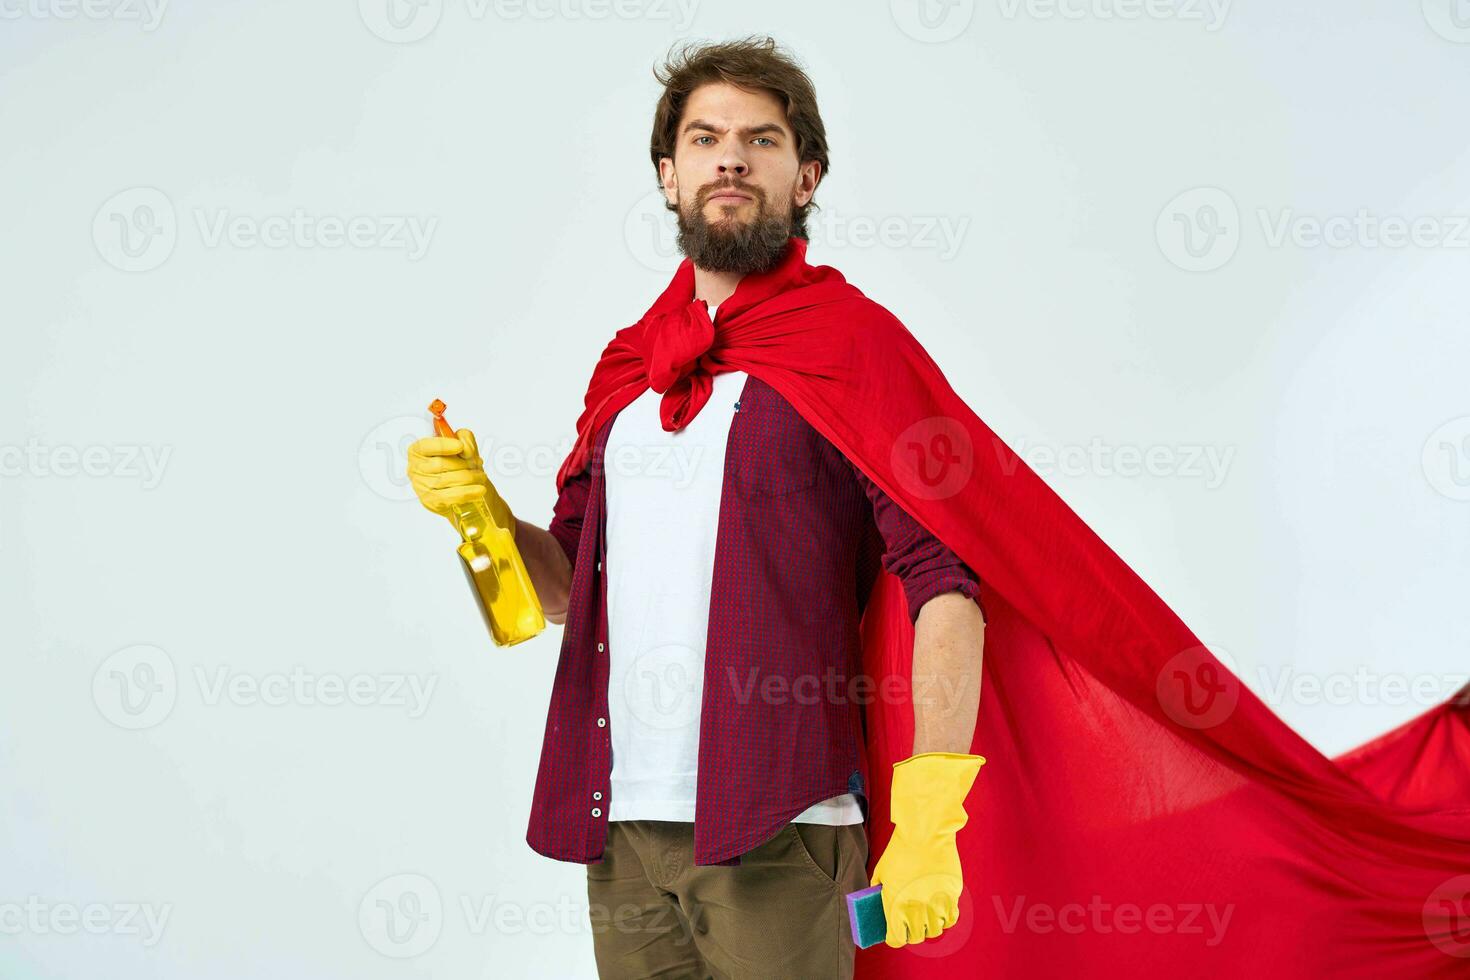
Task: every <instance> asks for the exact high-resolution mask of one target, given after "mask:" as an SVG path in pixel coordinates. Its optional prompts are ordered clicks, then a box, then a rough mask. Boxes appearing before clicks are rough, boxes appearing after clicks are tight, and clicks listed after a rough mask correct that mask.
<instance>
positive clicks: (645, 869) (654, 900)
mask: <svg viewBox="0 0 1470 980" xmlns="http://www.w3.org/2000/svg"><path fill="white" fill-rule="evenodd" d="M867 861H868V837H867V833H866V831H865V830H864V829H863V825H862V824H850V825H847V826H842V827H829V826H826V825H824V824H813V823H788V824H787V825H786V826H784V827H782V828H781V829H780V830H779V831H778V832H777V833H776V835H775V836H774V837H772V838H771V839H770V840H768V841H766V842H765V843H764V844H761V845H760V846H759V847H756V848H755V849H754V850H750V851H747V852H745V853H744V854H742V855H741V857H740V862H741V863H740V865H739V866H738V867H720V866H717V865H703V866H696V865H695V864H694V824H692V823H686V822H674V821H667V820H620V821H616V822H614V823H610V824H608V836H607V845H606V849H605V852H604V854H603V857H602V861H601V862H600V863H596V864H589V865H587V898H588V902H589V910H590V918H591V924H592V945H593V952H594V953H595V955H596V957H597V973H598V976H599V977H602V978H603V980H645V978H653V977H657V978H661V980H664V978H666V980H829V978H830V980H849V978H851V977H852V970H853V956H854V954H855V953H856V950H857V947H856V946H854V945H853V941H852V931H851V928H850V927H849V925H848V919H847V898H846V896H847V893H848V892H854V891H857V890H858V889H860V888H865V887H867V884H868V873H867Z"/></svg>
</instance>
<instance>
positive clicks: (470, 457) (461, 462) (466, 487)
mask: <svg viewBox="0 0 1470 980" xmlns="http://www.w3.org/2000/svg"><path fill="white" fill-rule="evenodd" d="M454 434H455V436H456V438H454V439H451V438H449V437H448V436H428V437H426V438H424V439H420V440H418V441H417V442H415V443H413V444H412V445H410V446H409V447H408V482H409V483H410V484H412V485H413V492H414V493H415V494H417V495H418V498H419V503H421V504H423V505H424V506H425V507H427V508H428V509H429V510H431V511H433V512H434V513H436V514H438V515H439V516H441V517H444V518H447V519H448V520H449V522H450V523H451V524H453V523H454V521H455V517H454V506H455V505H456V504H464V503H470V502H473V501H476V500H483V501H485V503H486V504H487V505H489V507H490V516H491V517H493V518H494V519H495V523H496V524H499V525H500V526H501V527H503V528H505V529H506V530H507V531H509V532H510V533H511V534H512V535H514V534H515V533H516V519H515V515H514V514H512V513H511V510H510V505H509V504H507V503H506V502H505V500H504V499H503V498H502V497H501V496H500V494H499V493H498V492H497V491H496V489H495V485H494V484H493V483H491V482H490V478H489V477H488V476H486V475H485V462H484V460H482V459H480V447H479V445H478V444H477V443H476V442H475V434H474V433H473V432H471V431H470V430H469V429H459V430H457V431H456V432H455V433H454Z"/></svg>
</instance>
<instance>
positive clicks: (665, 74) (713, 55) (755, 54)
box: [649, 37, 829, 238]
mask: <svg viewBox="0 0 1470 980" xmlns="http://www.w3.org/2000/svg"><path fill="white" fill-rule="evenodd" d="M653 77H654V78H656V79H658V82H659V84H660V85H662V86H663V87H664V93H663V95H662V96H661V97H660V98H659V100H658V107H657V108H655V109H654V112H653V138H652V139H651V140H650V141H649V154H650V155H651V156H652V157H653V170H654V173H655V174H657V173H658V162H659V159H660V158H662V157H670V158H672V157H673V155H674V144H675V141H676V140H677V139H678V129H679V120H680V118H681V117H682V116H683V114H684V105H685V103H687V102H688V101H689V94H690V93H691V92H693V91H694V90H695V89H696V88H698V87H699V86H701V85H705V84H708V83H710V82H728V83H729V84H731V85H734V86H736V87H738V88H743V89H753V90H761V89H764V90H766V91H768V92H770V93H771V94H772V95H774V96H775V97H776V98H777V99H779V100H780V101H781V102H782V103H784V104H785V106H786V121H787V122H788V123H789V124H790V126H791V129H792V131H793V132H794V133H795V134H796V158H797V160H799V161H800V162H802V163H805V162H806V161H808V160H816V161H817V162H818V163H820V164H821V165H822V169H821V171H820V172H819V173H818V175H817V182H818V183H819V184H820V183H821V180H822V178H823V177H826V176H827V172H828V170H829V165H828V162H827V131H826V130H825V129H824V128H823V126H822V116H821V113H819V112H818V111H817V92H816V89H815V88H814V87H813V86H812V80H811V79H810V78H808V77H807V74H806V72H804V71H802V69H801V67H800V66H799V65H798V64H797V63H796V62H795V61H794V60H793V59H792V58H791V57H790V56H789V55H787V54H785V53H784V52H782V51H781V50H780V48H779V46H778V45H777V44H776V42H775V40H773V39H772V38H769V37H748V38H745V39H743V40H739V41H724V42H720V43H712V42H709V43H700V42H690V43H688V44H685V45H684V46H683V47H682V48H681V49H679V50H678V52H677V53H674V52H671V53H670V56H669V59H668V60H667V61H666V62H665V63H664V64H663V66H662V68H654V70H653ZM659 186H663V183H662V180H660V183H659ZM665 206H666V207H667V208H668V209H669V210H670V211H672V210H675V209H674V206H673V205H671V204H666V205H665ZM813 207H816V199H815V196H814V197H813V199H812V200H810V201H808V202H807V203H806V204H804V205H802V206H801V207H799V208H793V211H792V216H791V217H792V234H794V235H796V236H797V237H799V238H806V237H807V231H806V215H807V211H809V210H810V209H812V208H813Z"/></svg>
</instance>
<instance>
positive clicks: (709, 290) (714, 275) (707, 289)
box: [694, 265, 745, 306]
mask: <svg viewBox="0 0 1470 980" xmlns="http://www.w3.org/2000/svg"><path fill="white" fill-rule="evenodd" d="M744 278H745V276H744V275H743V274H742V273H739V272H710V271H709V270H707V269H701V268H700V267H699V266H697V265H696V266H695V267H694V298H695V299H702V300H704V301H705V303H706V305H708V306H719V305H720V304H721V303H723V302H724V301H725V300H727V299H729V298H730V297H731V296H732V295H733V294H734V292H735V287H736V286H738V285H740V280H741V279H744Z"/></svg>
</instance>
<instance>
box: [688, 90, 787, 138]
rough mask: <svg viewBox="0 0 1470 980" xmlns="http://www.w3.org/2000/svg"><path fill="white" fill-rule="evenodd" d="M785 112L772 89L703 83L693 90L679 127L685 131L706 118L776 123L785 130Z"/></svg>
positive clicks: (723, 122)
mask: <svg viewBox="0 0 1470 980" xmlns="http://www.w3.org/2000/svg"><path fill="white" fill-rule="evenodd" d="M785 116H786V114H785V113H784V112H783V111H782V109H781V104H780V102H778V101H777V100H776V97H775V96H773V95H771V94H770V93H768V92H752V91H748V90H746V89H739V88H736V87H735V86H733V85H725V84H718V83H716V84H709V85H701V86H700V87H699V88H697V89H695V90H694V91H693V92H691V93H690V94H689V101H688V102H686V103H685V104H684V117H683V119H682V120H681V122H680V124H679V128H680V130H681V131H682V130H685V129H689V128H691V126H692V125H694V124H698V123H701V122H702V123H705V124H711V125H714V126H717V127H730V126H733V127H737V128H748V127H751V126H762V125H775V126H779V127H781V129H782V130H783V131H784V130H785V129H786V118H785Z"/></svg>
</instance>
